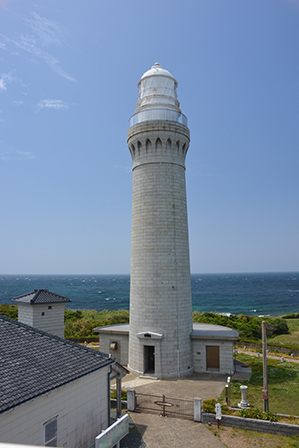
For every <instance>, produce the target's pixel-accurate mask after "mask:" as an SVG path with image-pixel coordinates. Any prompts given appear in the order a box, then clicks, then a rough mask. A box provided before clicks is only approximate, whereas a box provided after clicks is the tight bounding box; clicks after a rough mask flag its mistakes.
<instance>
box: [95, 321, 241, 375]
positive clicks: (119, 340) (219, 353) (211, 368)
mask: <svg viewBox="0 0 299 448" xmlns="http://www.w3.org/2000/svg"><path fill="white" fill-rule="evenodd" d="M94 331H95V332H96V333H99V336H100V349H101V352H103V353H109V354H110V355H111V357H112V358H114V359H115V360H116V361H117V362H118V363H120V364H122V365H124V366H127V365H128V361H129V324H120V325H110V326H107V327H98V328H95V329H94ZM238 337H239V334H238V332H237V331H235V330H233V329H231V328H228V327H223V326H220V325H210V324H199V323H196V322H194V323H193V330H192V332H191V334H190V343H191V354H192V359H191V362H192V364H191V366H190V370H188V372H187V374H189V373H209V372H210V373H220V374H226V375H232V374H233V373H234V357H233V350H234V341H236V340H237V339H238ZM160 343H161V342H159V339H158V338H157V339H155V338H154V337H152V335H151V336H148V337H147V338H146V337H145V338H144V339H140V346H141V347H143V348H145V347H151V348H150V349H147V348H145V349H144V357H143V358H142V360H141V362H142V363H143V368H142V370H141V371H140V372H133V373H135V374H137V375H138V376H142V377H143V376H144V377H154V378H157V379H167V378H173V377H175V378H179V377H181V376H183V374H179V373H176V374H174V375H172V376H170V375H168V370H167V371H164V372H163V371H162V369H161V368H160V366H161V364H163V360H161V359H160V356H161V355H160V353H159V344H160ZM148 350H151V352H150V354H149V353H148V352H147V351H148ZM146 352H147V353H146ZM174 356H175V353H174Z"/></svg>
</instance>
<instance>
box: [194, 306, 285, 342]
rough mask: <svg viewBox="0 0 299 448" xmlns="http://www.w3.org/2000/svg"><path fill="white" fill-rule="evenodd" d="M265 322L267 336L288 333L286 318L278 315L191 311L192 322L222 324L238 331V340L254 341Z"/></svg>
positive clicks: (259, 337)
mask: <svg viewBox="0 0 299 448" xmlns="http://www.w3.org/2000/svg"><path fill="white" fill-rule="evenodd" d="M263 321H265V322H266V332H267V337H268V338H271V337H274V336H277V335H280V334H288V332H289V327H288V323H287V321H286V320H284V319H281V318H280V317H257V316H246V315H244V314H239V315H236V314H231V315H229V316H227V315H224V314H219V313H200V312H199V311H194V312H193V322H200V323H204V324H214V325H223V326H225V327H230V328H233V329H234V330H237V331H238V332H239V336H240V341H242V342H256V341H257V340H259V339H261V337H262V322H263Z"/></svg>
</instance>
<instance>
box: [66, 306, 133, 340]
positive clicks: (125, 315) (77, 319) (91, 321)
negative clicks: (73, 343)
mask: <svg viewBox="0 0 299 448" xmlns="http://www.w3.org/2000/svg"><path fill="white" fill-rule="evenodd" d="M128 322H129V311H128V310H103V311H96V310H77V311H72V310H68V309H66V310H65V324H66V326H65V330H64V335H65V337H66V338H85V337H90V336H95V335H96V334H95V333H94V332H93V328H95V327H102V326H104V325H115V324H123V323H128Z"/></svg>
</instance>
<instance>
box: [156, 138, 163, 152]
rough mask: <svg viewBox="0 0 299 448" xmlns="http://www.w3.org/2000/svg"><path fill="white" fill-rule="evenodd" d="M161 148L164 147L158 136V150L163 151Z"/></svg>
mask: <svg viewBox="0 0 299 448" xmlns="http://www.w3.org/2000/svg"><path fill="white" fill-rule="evenodd" d="M161 149H162V142H161V140H160V139H159V137H158V138H157V140H156V151H161Z"/></svg>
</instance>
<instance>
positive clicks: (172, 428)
mask: <svg viewBox="0 0 299 448" xmlns="http://www.w3.org/2000/svg"><path fill="white" fill-rule="evenodd" d="M226 380H227V378H226V376H224V375H217V374H193V375H190V376H188V377H185V378H181V379H172V380H156V379H145V378H138V377H135V376H134V375H133V374H129V375H127V376H126V377H125V378H123V381H122V388H123V389H126V390H127V389H135V390H136V392H141V393H145V394H146V393H149V394H154V395H166V397H177V398H189V399H193V398H194V397H198V398H202V399H203V400H205V399H207V398H212V397H217V396H219V395H220V394H221V392H222V390H223V388H224V387H225V384H226ZM130 417H131V420H132V424H135V426H136V429H137V433H135V434H134V435H133V433H132V435H131V437H129V436H128V439H126V440H125V441H123V442H122V444H121V446H122V448H129V447H130V448H170V447H171V448H195V447H196V448H198V446H200V447H202V448H223V447H224V445H223V444H222V442H220V440H219V439H217V438H216V437H215V436H214V435H213V434H212V433H211V432H210V431H209V430H208V429H207V428H206V427H205V426H204V425H203V424H202V423H198V422H194V421H192V420H186V419H181V418H173V417H160V415H159V414H148V413H138V412H130ZM131 428H132V429H131V431H134V427H133V425H131Z"/></svg>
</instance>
